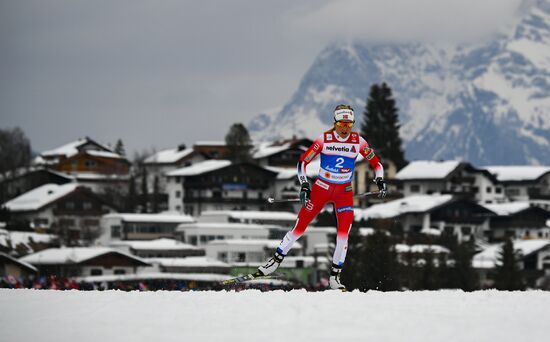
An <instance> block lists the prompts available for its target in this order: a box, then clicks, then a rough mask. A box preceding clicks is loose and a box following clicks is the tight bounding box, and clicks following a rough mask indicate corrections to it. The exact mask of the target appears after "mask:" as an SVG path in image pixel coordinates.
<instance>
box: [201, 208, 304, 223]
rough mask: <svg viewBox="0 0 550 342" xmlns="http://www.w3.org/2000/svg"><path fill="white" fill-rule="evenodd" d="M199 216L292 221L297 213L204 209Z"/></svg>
mask: <svg viewBox="0 0 550 342" xmlns="http://www.w3.org/2000/svg"><path fill="white" fill-rule="evenodd" d="M201 216H203V217H206V216H228V217H230V218H233V219H239V220H273V221H277V220H281V221H293V220H296V217H297V215H296V214H295V213H291V212H288V211H259V210H206V211H203V212H202V213H201Z"/></svg>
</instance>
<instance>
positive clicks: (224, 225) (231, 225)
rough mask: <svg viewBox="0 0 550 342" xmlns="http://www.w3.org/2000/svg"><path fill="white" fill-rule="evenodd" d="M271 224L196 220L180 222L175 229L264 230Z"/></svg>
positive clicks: (179, 230)
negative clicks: (193, 221) (194, 221)
mask: <svg viewBox="0 0 550 342" xmlns="http://www.w3.org/2000/svg"><path fill="white" fill-rule="evenodd" d="M270 227H272V226H270V225H265V224H254V223H238V222H196V223H182V224H180V225H179V226H178V228H177V229H176V231H178V232H181V231H184V230H186V229H197V228H198V229H206V228H214V229H251V230H254V229H255V230H266V229H268V228H270Z"/></svg>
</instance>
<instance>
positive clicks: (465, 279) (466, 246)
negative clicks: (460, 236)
mask: <svg viewBox="0 0 550 342" xmlns="http://www.w3.org/2000/svg"><path fill="white" fill-rule="evenodd" d="M474 255H475V245H474V242H473V240H470V241H467V242H463V243H460V244H458V245H457V246H456V248H455V249H454V250H451V258H452V259H453V260H454V267H453V271H452V281H451V286H452V287H453V288H459V289H462V290H464V291H473V290H476V289H477V288H478V277H477V273H476V271H475V270H474V268H473V266H472V259H473V258H474Z"/></svg>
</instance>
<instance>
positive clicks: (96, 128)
mask: <svg viewBox="0 0 550 342" xmlns="http://www.w3.org/2000/svg"><path fill="white" fill-rule="evenodd" d="M521 2H522V1H521V0H483V1H479V0H415V1H411V0H338V1H328V0H325V1H320V0H302V1H297V0H277V1H261V0H232V1H224V0H219V1H208V0H189V1H184V0H181V1H175V0H157V1H153V0H147V1H146V0H120V1H117V0H93V1H90V0H66V1H61V0H16V1H13V0H0V128H11V127H14V126H19V127H21V128H22V129H23V130H24V131H25V132H26V134H27V136H28V137H29V138H30V139H31V143H32V146H33V149H34V150H36V151H43V150H46V149H50V148H53V147H57V146H59V145H62V144H64V143H67V142H70V141H73V140H76V139H77V138H79V137H84V136H86V135H88V136H90V137H92V138H94V139H96V140H98V141H100V142H104V143H109V142H112V143H114V142H115V141H116V140H117V139H118V138H122V139H123V141H124V142H125V144H126V149H127V151H129V152H130V153H132V152H133V151H135V150H142V149H145V148H150V147H153V146H154V147H155V148H156V149H157V150H159V149H163V148H169V147H174V146H176V145H177V144H179V143H187V144H188V145H190V144H192V143H193V142H194V141H197V140H223V138H224V136H225V133H226V132H227V130H228V128H229V126H230V125H231V124H232V123H235V122H243V123H245V124H246V123H247V122H248V121H249V120H250V119H251V118H252V117H253V116H255V115H256V114H258V113H260V112H262V111H264V110H268V109H270V108H274V107H280V106H282V105H284V103H285V102H286V101H288V99H289V98H290V96H291V95H292V93H293V92H294V91H295V90H296V88H297V86H298V84H299V82H300V79H301V77H302V76H303V74H304V73H305V72H306V71H307V69H308V67H309V66H310V65H311V64H312V62H313V60H314V58H315V56H316V55H317V54H318V53H319V51H321V49H322V48H323V47H324V46H326V44H328V43H329V42H330V41H333V40H339V39H351V38H361V39H364V40H383V41H410V40H428V41H429V40H442V41H449V42H452V41H456V40H464V39H477V38H480V37H485V36H487V35H490V34H492V33H494V32H495V31H496V30H497V29H499V28H501V27H502V26H503V25H506V24H507V23H511V22H512V21H513V20H514V18H517V13H518V11H519V9H520V4H521Z"/></svg>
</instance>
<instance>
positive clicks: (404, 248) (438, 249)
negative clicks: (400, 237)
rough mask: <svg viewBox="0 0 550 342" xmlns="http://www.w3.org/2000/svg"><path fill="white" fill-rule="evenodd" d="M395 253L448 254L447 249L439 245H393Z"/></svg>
mask: <svg viewBox="0 0 550 342" xmlns="http://www.w3.org/2000/svg"><path fill="white" fill-rule="evenodd" d="M395 251H396V252H397V253H409V252H410V253H427V252H431V253H450V252H451V251H449V249H448V248H446V247H443V246H440V245H412V246H410V245H405V244H402V243H398V244H396V245H395Z"/></svg>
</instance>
